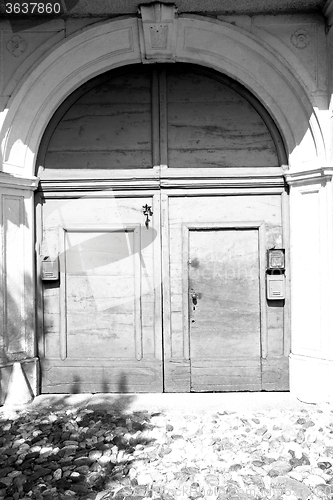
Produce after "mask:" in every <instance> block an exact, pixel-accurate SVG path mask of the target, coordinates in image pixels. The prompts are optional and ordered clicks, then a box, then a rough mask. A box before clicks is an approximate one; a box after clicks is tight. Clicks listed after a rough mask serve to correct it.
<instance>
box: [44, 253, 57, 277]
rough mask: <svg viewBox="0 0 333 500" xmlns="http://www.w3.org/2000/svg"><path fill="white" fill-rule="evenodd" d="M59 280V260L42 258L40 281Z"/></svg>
mask: <svg viewBox="0 0 333 500" xmlns="http://www.w3.org/2000/svg"><path fill="white" fill-rule="evenodd" d="M58 279H59V259H58V257H56V258H55V259H52V260H51V258H50V257H48V256H45V257H43V260H42V280H43V281H56V280H58Z"/></svg>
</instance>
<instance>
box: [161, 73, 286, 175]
mask: <svg viewBox="0 0 333 500" xmlns="http://www.w3.org/2000/svg"><path fill="white" fill-rule="evenodd" d="M167 81H168V105H167V106H168V165H169V167H177V168H180V167H224V166H228V167H237V166H238V167H241V166H244V167H252V166H255V167H267V166H271V167H273V166H277V165H278V161H277V155H276V149H275V145H274V143H273V141H272V137H271V135H270V133H269V131H268V129H267V126H266V125H265V123H264V122H263V120H262V118H261V117H260V116H259V114H258V113H257V112H256V111H255V110H254V108H253V107H252V106H251V105H250V104H249V103H248V102H247V101H246V100H245V98H244V97H242V96H240V95H239V94H238V93H237V92H235V91H234V90H232V89H231V88H230V87H228V86H226V85H223V84H222V83H220V82H218V81H216V80H214V79H212V78H208V77H207V76H203V75H198V74H195V73H186V74H179V73H178V72H176V73H174V74H173V73H172V69H171V70H170V73H169V75H168V80H167Z"/></svg>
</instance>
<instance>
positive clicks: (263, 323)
mask: <svg viewBox="0 0 333 500" xmlns="http://www.w3.org/2000/svg"><path fill="white" fill-rule="evenodd" d="M200 229H202V230H206V229H217V230H219V229H221V230H223V229H256V230H257V231H258V246H259V248H258V250H259V252H258V253H259V300H260V346H261V349H260V350H261V359H266V357H267V343H268V337H267V310H266V283H265V277H266V234H265V233H266V231H265V222H264V221H250V222H248V221H237V222H221V223H220V222H200V223H195V222H193V223H192V222H184V223H183V224H182V256H183V261H182V263H183V269H182V271H183V276H182V282H183V301H182V302H183V328H184V358H185V359H187V360H190V336H189V335H190V330H189V300H188V298H189V279H188V264H189V236H190V231H191V230H200Z"/></svg>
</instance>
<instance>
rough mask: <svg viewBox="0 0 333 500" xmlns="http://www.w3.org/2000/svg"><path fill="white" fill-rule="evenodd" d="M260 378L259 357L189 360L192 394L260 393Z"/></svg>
mask: <svg viewBox="0 0 333 500" xmlns="http://www.w3.org/2000/svg"><path fill="white" fill-rule="evenodd" d="M225 352H227V349H225ZM229 352H231V351H230V350H229ZM233 352H234V354H235V352H236V351H235V350H234V351H233ZM261 377H262V375H261V362H260V358H259V357H256V358H255V359H251V358H249V357H242V358H231V357H229V358H225V359H218V357H217V356H215V357H214V358H213V359H202V360H199V359H194V360H192V359H191V391H193V392H209V391H212V392H229V391H230V392H234V391H260V390H261V388H262V387H261Z"/></svg>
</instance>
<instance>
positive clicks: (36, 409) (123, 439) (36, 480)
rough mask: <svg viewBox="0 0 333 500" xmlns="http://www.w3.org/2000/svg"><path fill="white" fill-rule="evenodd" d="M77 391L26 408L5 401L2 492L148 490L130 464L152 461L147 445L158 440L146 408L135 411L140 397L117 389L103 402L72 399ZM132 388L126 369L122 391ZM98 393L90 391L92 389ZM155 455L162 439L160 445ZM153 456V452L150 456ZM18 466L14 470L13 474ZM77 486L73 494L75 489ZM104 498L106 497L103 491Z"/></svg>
mask: <svg viewBox="0 0 333 500" xmlns="http://www.w3.org/2000/svg"><path fill="white" fill-rule="evenodd" d="M79 385H80V384H79V380H76V381H75V389H74V391H75V392H72V394H66V395H63V396H62V395H59V396H58V398H57V400H56V401H53V404H52V396H51V397H50V399H49V400H48V398H46V399H45V401H44V405H35V404H31V405H29V406H27V407H26V408H25V409H24V410H16V411H15V410H11V411H9V410H8V409H7V410H6V408H2V410H3V411H2V412H1V413H0V424H1V425H0V447H1V451H2V453H1V455H0V469H1V470H2V472H1V477H0V496H1V497H2V496H3V497H5V498H7V497H8V498H15V499H16V498H17V499H19V498H23V497H26V496H28V497H30V498H33V499H43V500H44V499H46V500H48V499H51V498H52V499H54V498H60V499H61V498H67V499H68V495H69V494H72V495H73V496H75V497H78V498H84V499H95V498H96V496H97V494H98V493H99V492H103V493H105V496H103V498H105V499H106V498H111V497H113V496H114V495H115V494H117V498H125V497H126V496H132V495H135V496H141V497H143V496H146V493H147V491H146V490H147V487H146V486H139V485H138V482H137V480H136V479H134V478H132V476H131V474H130V470H131V468H132V467H133V464H134V462H135V461H137V460H147V454H146V452H145V449H146V448H147V447H148V446H149V449H150V450H151V447H152V445H153V443H154V441H155V439H154V438H153V437H151V436H150V435H149V431H151V430H152V429H153V428H154V426H153V425H152V423H151V421H150V419H151V416H152V414H151V413H148V412H147V411H131V410H130V404H131V402H132V401H133V398H134V396H131V395H123V394H115V395H113V399H109V400H108V401H107V402H105V401H104V404H103V405H102V404H101V403H102V399H103V398H102V397H101V399H100V400H98V401H97V406H96V407H95V406H94V405H90V404H89V402H88V403H87V401H86V400H85V401H82V400H81V401H80V400H79V402H78V404H76V405H75V403H74V404H73V398H75V396H76V395H77V394H78V393H77V392H76V390H77V388H78V387H79ZM124 388H125V389H126V375H125V374H123V375H122V377H120V380H119V392H123V390H124ZM90 397H91V396H90ZM155 452H156V457H157V456H158V455H157V453H158V445H157V444H156V450H155ZM151 460H152V458H151V457H150V458H149V461H151ZM14 471H15V473H13V472H14ZM69 492H72V493H69ZM99 498H102V496H99Z"/></svg>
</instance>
